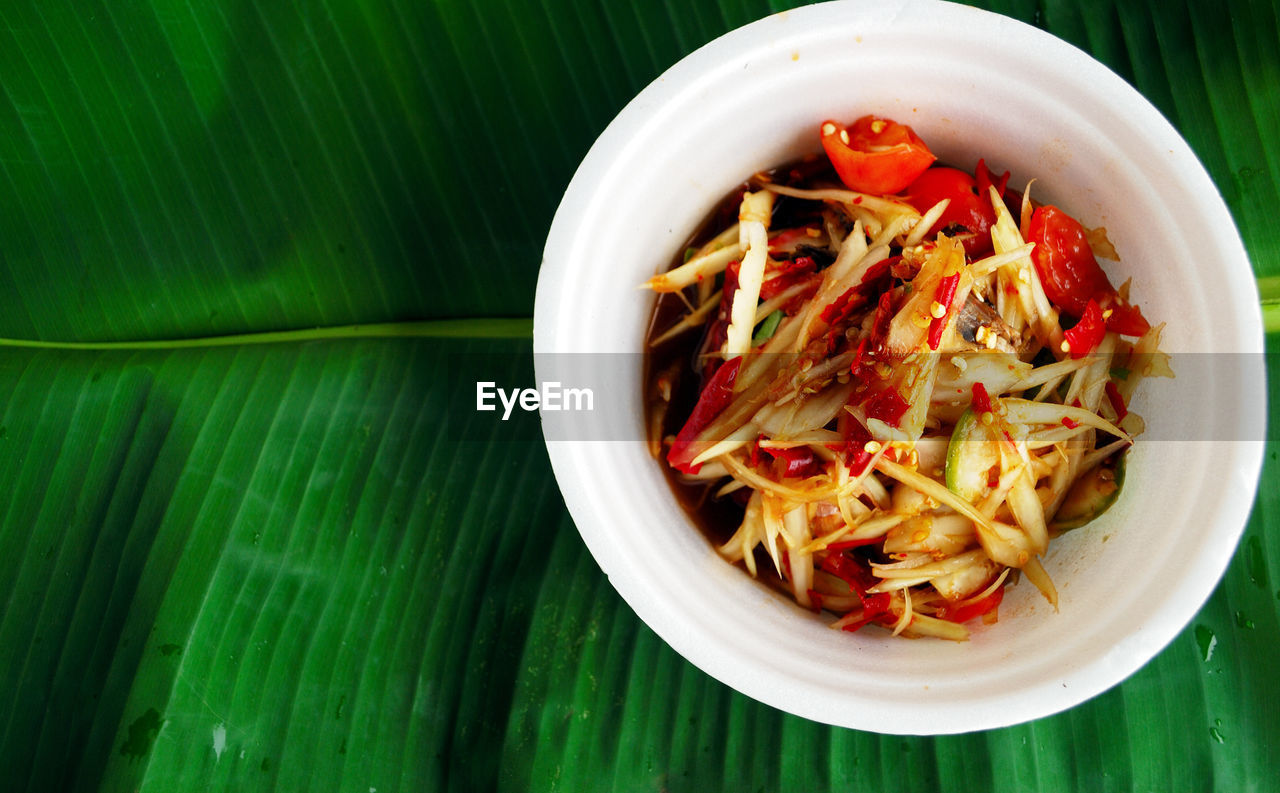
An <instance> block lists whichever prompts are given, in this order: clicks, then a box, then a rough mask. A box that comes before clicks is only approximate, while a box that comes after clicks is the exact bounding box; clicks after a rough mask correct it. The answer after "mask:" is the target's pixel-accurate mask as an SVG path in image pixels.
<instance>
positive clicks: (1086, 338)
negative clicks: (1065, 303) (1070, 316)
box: [1062, 298, 1107, 358]
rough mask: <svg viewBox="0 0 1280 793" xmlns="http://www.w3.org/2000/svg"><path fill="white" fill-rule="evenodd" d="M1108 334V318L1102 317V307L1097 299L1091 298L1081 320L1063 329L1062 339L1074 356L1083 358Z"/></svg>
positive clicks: (1096, 347)
mask: <svg viewBox="0 0 1280 793" xmlns="http://www.w3.org/2000/svg"><path fill="white" fill-rule="evenodd" d="M1106 335H1107V327H1106V320H1104V319H1103V318H1102V309H1101V308H1099V307H1098V302H1097V301H1096V300H1094V299H1092V298H1090V299H1089V302H1088V303H1087V304H1085V307H1084V313H1083V314H1081V315H1080V321H1079V322H1077V323H1076V324H1075V325H1074V326H1072V327H1071V329H1069V330H1066V331H1063V333H1062V340H1063V342H1065V343H1066V345H1067V351H1068V353H1070V355H1071V357H1072V358H1083V357H1085V356H1086V355H1088V354H1089V353H1091V352H1093V351H1094V350H1096V349H1098V345H1099V344H1101V343H1102V339H1103V338H1104V337H1105V336H1106Z"/></svg>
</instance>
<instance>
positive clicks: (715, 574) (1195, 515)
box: [535, 2, 1265, 733]
mask: <svg viewBox="0 0 1280 793" xmlns="http://www.w3.org/2000/svg"><path fill="white" fill-rule="evenodd" d="M992 42H999V46H998V47H993V46H992ZM904 51H910V52H911V53H913V55H912V57H910V58H904V57H903V52H904ZM993 51H998V52H999V53H1000V54H999V56H998V57H992V56H991V53H992V52H993ZM865 113H877V114H880V115H883V116H887V117H890V118H894V119H896V120H899V121H902V122H904V123H908V124H911V125H912V126H913V127H914V128H915V129H916V131H917V132H918V133H919V134H920V135H921V137H922V138H924V140H925V141H926V142H927V143H928V144H929V146H930V147H931V148H932V149H933V150H934V152H935V153H937V154H938V155H939V158H940V159H941V160H942V161H945V162H953V163H956V164H958V165H962V166H964V167H972V165H973V164H974V163H975V162H976V161H977V159H978V158H979V157H985V158H986V160H987V162H988V163H989V164H990V165H991V166H992V167H993V169H994V170H996V171H997V172H998V171H1001V170H1006V169H1007V170H1010V171H1012V172H1013V174H1014V176H1013V186H1014V187H1015V188H1017V189H1021V188H1022V187H1023V185H1024V184H1025V183H1026V181H1027V180H1028V179H1031V178H1034V179H1035V180H1036V181H1035V184H1034V186H1033V188H1032V190H1033V194H1034V195H1035V196H1036V197H1037V199H1039V200H1041V201H1045V202H1049V203H1055V204H1058V205H1060V206H1062V207H1063V208H1064V209H1066V210H1067V211H1069V212H1071V213H1072V214H1073V215H1075V216H1077V217H1078V218H1080V219H1081V221H1082V222H1083V223H1084V224H1085V225H1087V226H1105V227H1106V228H1107V231H1108V235H1109V237H1110V239H1111V241H1112V242H1113V243H1114V245H1115V247H1116V249H1117V250H1118V252H1119V255H1120V259H1121V261H1120V262H1118V263H1110V262H1106V263H1104V264H1105V265H1106V266H1107V268H1108V269H1109V270H1110V272H1111V274H1112V278H1113V281H1115V282H1116V283H1119V282H1120V281H1122V280H1124V279H1125V278H1130V277H1131V278H1132V279H1133V290H1132V295H1133V297H1134V299H1135V300H1136V302H1138V303H1139V304H1140V305H1141V306H1142V307H1143V310H1144V313H1145V314H1146V315H1147V316H1148V317H1149V318H1151V319H1152V321H1153V322H1161V321H1163V322H1167V323H1168V325H1167V328H1166V332H1165V335H1164V344H1163V346H1164V348H1165V349H1166V350H1168V351H1170V352H1172V353H1174V367H1175V370H1177V369H1178V368H1179V366H1180V365H1181V364H1182V363H1183V362H1184V361H1186V362H1189V363H1188V364H1187V366H1188V368H1190V369H1194V370H1195V372H1196V375H1195V376H1185V377H1179V378H1175V379H1173V380H1160V381H1149V382H1148V383H1147V384H1146V386H1145V387H1144V391H1143V392H1141V393H1140V395H1139V398H1138V400H1137V401H1136V404H1135V405H1134V409H1135V410H1137V411H1138V412H1140V413H1141V414H1143V416H1144V417H1145V418H1146V420H1147V424H1148V427H1149V428H1151V430H1150V432H1149V435H1150V436H1151V437H1152V440H1150V441H1148V442H1144V441H1141V440H1140V442H1139V444H1138V446H1137V447H1136V448H1135V449H1134V450H1133V452H1132V456H1131V457H1130V461H1129V466H1128V471H1129V475H1128V480H1127V482H1126V486H1125V492H1124V493H1123V495H1122V498H1121V500H1120V502H1119V503H1118V504H1117V506H1116V507H1115V508H1113V509H1112V510H1111V511H1110V512H1108V513H1107V514H1106V515H1105V516H1104V517H1103V518H1102V519H1100V520H1098V521H1095V522H1094V523H1093V524H1090V525H1089V526H1087V527H1085V528H1083V529H1080V530H1077V531H1074V532H1071V533H1069V534H1068V535H1066V536H1064V537H1061V538H1059V539H1058V540H1056V541H1055V542H1054V543H1053V544H1052V545H1051V548H1050V551H1049V552H1048V554H1047V556H1046V558H1045V560H1044V561H1045V566H1046V568H1047V569H1048V570H1049V572H1050V574H1051V575H1052V577H1053V579H1054V581H1055V583H1056V585H1057V587H1058V590H1059V594H1060V603H1059V609H1058V611H1057V612H1055V611H1054V610H1053V609H1052V608H1051V607H1050V606H1048V604H1047V603H1045V602H1044V601H1043V600H1042V599H1041V598H1040V596H1039V594H1038V593H1037V592H1036V591H1035V589H1034V588H1033V587H1031V586H1030V585H1029V584H1026V583H1022V584H1019V585H1017V586H1015V587H1013V588H1012V589H1010V590H1009V592H1008V594H1007V596H1006V599H1005V601H1004V604H1003V605H1002V606H1001V609H1000V620H999V622H998V623H997V624H995V625H993V626H989V627H982V628H979V629H977V630H976V631H975V632H974V636H973V638H972V640H971V641H969V642H967V643H963V644H954V643H949V642H942V641H933V640H919V641H906V640H891V639H889V638H888V637H887V634H885V633H883V632H874V631H864V632H861V633H859V634H847V633H841V632H837V631H832V630H830V629H829V628H827V627H826V625H825V623H824V621H823V620H822V619H821V618H819V617H817V616H815V615H812V614H809V613H807V612H804V611H802V610H800V609H799V608H798V607H796V606H795V605H794V604H792V603H790V602H788V601H786V600H784V599H783V598H781V597H780V596H777V595H775V594H774V593H772V592H769V591H767V590H766V589H765V588H764V587H762V586H761V585H759V584H757V583H756V582H755V581H753V580H751V579H750V578H749V577H748V576H747V575H746V574H745V573H743V572H742V571H740V570H738V569H736V568H733V567H730V566H729V565H727V564H725V563H724V562H722V561H721V560H720V559H719V558H718V557H717V556H716V555H715V553H714V551H713V549H712V548H711V547H710V546H709V544H708V543H707V542H706V541H705V540H704V539H703V537H702V535H701V534H700V533H699V532H698V531H697V529H696V528H694V527H693V526H692V525H691V523H690V521H689V520H688V518H687V517H686V516H685V515H684V513H683V512H682V511H681V509H680V507H679V505H678V504H677V502H676V500H675V498H674V497H673V495H672V494H671V492H670V490H669V488H668V486H667V483H666V481H665V480H664V478H663V475H662V472H661V470H660V468H659V465H658V463H656V462H655V461H654V460H653V459H652V458H651V457H649V455H648V452H647V451H646V449H645V446H644V444H643V443H641V442H640V439H642V438H643V437H644V429H643V425H642V417H643V410H644V408H643V404H642V401H641V393H642V384H641V382H640V380H641V370H640V366H639V360H638V357H637V356H635V353H636V352H637V351H639V350H641V349H642V341H643V338H644V333H645V328H646V324H647V321H648V317H649V312H650V310H651V308H652V305H653V297H652V295H650V294H648V293H644V292H640V291H637V289H636V286H637V285H638V284H639V283H641V282H642V281H643V280H644V279H645V278H647V277H648V276H650V275H652V274H653V273H654V272H656V271H658V270H660V269H663V268H665V267H666V266H667V264H668V263H669V262H670V260H671V258H672V256H673V255H674V253H675V252H676V251H678V250H679V249H680V248H681V246H682V245H683V244H684V242H685V241H686V240H687V238H688V237H689V236H690V234H691V233H692V232H693V231H694V230H695V229H696V228H697V226H698V224H699V223H700V222H701V220H702V219H703V217H704V216H705V215H706V213H707V212H708V211H709V210H710V208H711V207H712V206H714V205H715V204H716V203H717V202H718V201H719V200H720V199H721V198H722V197H723V195H724V194H725V193H727V192H728V191H729V190H730V189H731V188H732V187H733V186H734V185H735V184H738V183H740V182H741V181H742V180H743V179H744V178H745V177H746V176H748V175H750V174H751V173H753V172H755V171H758V170H761V169H764V168H769V167H772V166H776V165H779V164H782V163H784V162H787V161H788V160H791V159H794V158H795V157H797V156H800V155H802V154H804V153H806V152H810V151H814V150H816V149H817V128H818V125H819V124H820V122H821V121H823V120H824V119H826V118H828V117H831V118H836V119H840V120H852V119H853V118H854V117H857V116H859V115H862V114H865ZM1257 306H1258V303H1257V298H1256V290H1255V287H1254V282H1253V280H1252V275H1251V271H1250V269H1249V264H1248V260H1247V258H1246V256H1245V254H1244V251H1243V248H1242V246H1241V244H1240V241H1239V237H1238V235H1237V233H1236V231H1235V228H1234V226H1233V225H1232V222H1231V219H1230V216H1229V214H1228V213H1227V211H1226V208H1225V207H1224V206H1223V204H1222V201H1221V199H1220V198H1219V196H1218V193H1217V191H1216V189H1215V188H1214V187H1213V185H1212V183H1211V182H1210V181H1209V179H1208V177H1207V176H1206V174H1205V173H1204V170H1203V168H1202V167H1201V166H1200V165H1199V163H1198V161H1197V160H1196V159H1195V157H1194V155H1192V153H1191V152H1190V150H1189V149H1188V147H1187V146H1186V144H1185V143H1184V142H1183V141H1182V140H1181V138H1180V137H1179V136H1178V135H1177V133H1176V132H1175V131H1174V130H1173V129H1172V128H1171V127H1169V125H1168V124H1167V123H1166V122H1165V120H1164V119H1163V118H1162V117H1161V116H1160V115H1159V113H1158V112H1157V111H1156V110H1155V109H1154V108H1152V107H1151V106H1150V105H1149V104H1148V103H1147V102H1145V100H1143V99H1142V98H1141V97H1140V96H1139V95H1138V94H1137V93H1136V92H1134V91H1133V90H1132V89H1131V88H1130V87H1129V86H1128V85H1127V84H1125V83H1124V82H1123V81H1122V80H1120V79H1119V78H1118V77H1116V76H1115V75H1114V74H1112V73H1111V72H1109V71H1107V70H1106V69H1105V68H1104V67H1102V66H1100V65H1099V64H1097V63H1096V62H1094V61H1093V60H1091V59H1089V58H1088V57H1087V56H1085V55H1084V54H1083V53H1081V52H1079V51H1078V50H1075V49H1074V48H1072V47H1070V46H1069V45H1067V44H1065V43H1063V42H1061V41H1059V40H1057V39H1054V38H1052V37H1050V36H1049V35H1048V34H1045V33H1043V32H1042V31H1039V30H1036V29H1034V28H1031V27H1029V26H1026V25H1022V24H1020V23H1017V22H1015V21H1012V20H1009V19H1006V18H1003V17H999V16H996V15H993V14H989V13H986V12H981V11H977V10H975V9H971V8H967V7H961V6H953V5H950V4H946V3H937V2H901V3H895V4H887V5H886V4H879V3H877V4H874V7H873V4H864V3H844V2H841V3H828V4H823V5H819V6H810V7H806V8H802V9H797V10H794V11H790V12H786V13H783V14H779V15H775V16H773V17H769V18H767V19H764V20H761V21H759V22H757V23H755V24H753V25H751V26H748V27H746V28H742V29H740V30H738V31H735V32H733V33H731V34H729V35H727V36H726V37H723V38H721V39H719V40H717V41H715V42H712V43H711V44H709V45H707V46H706V47H704V48H703V49H701V50H699V51H697V52H695V53H694V54H692V55H690V56H689V57H688V58H686V59H685V60H684V61H682V62H681V63H679V64H677V65H676V66H675V67H673V68H672V69H671V70H670V71H668V72H667V73H666V74H665V75H663V76H662V77H661V78H659V80H657V81H656V82H655V83H654V84H652V85H651V86H650V87H649V88H648V89H646V90H645V91H644V92H643V93H642V94H640V96H638V97H637V98H636V99H635V100H634V101H633V102H632V103H631V104H630V105H629V106H628V107H627V108H626V109H625V110H624V111H623V113H622V114H620V115H619V117H618V118H617V119H616V120H615V122H614V123H613V124H612V125H611V126H610V128H609V129H608V130H607V131H606V132H605V133H604V135H602V136H601V138H600V139H599V141H598V142H597V144H596V146H595V147H594V148H593V149H592V151H591V152H590V154H589V155H588V157H587V158H586V160H584V162H583V165H582V167H581V168H580V170H579V172H578V174H577V176H575V178H574V181H573V183H572V184H571V185H570V188H569V190H568V191H567V193H566V195H565V198H564V201H563V203H562V205H561V207H560V210H559V212H558V213H557V216H556V220H555V223H554V224H553V228H552V231H551V234H550V236H549V238H548V243H547V249H546V256H545V261H544V266H543V271H542V273H541V274H540V278H539V284H538V295H537V305H536V319H535V351H536V352H537V353H538V354H539V355H540V356H543V355H549V354H555V355H557V356H559V355H564V354H570V353H604V354H610V355H618V356H625V357H620V358H619V360H624V361H627V362H628V363H626V364H620V365H618V366H617V367H616V370H617V371H616V372H615V373H614V374H612V375H611V376H610V378H608V380H609V382H608V383H607V386H606V388H607V393H606V394H604V395H601V394H597V395H596V401H597V404H598V405H600V406H601V408H600V410H601V415H598V416H596V417H595V420H597V421H602V422H604V423H606V424H608V425H610V427H611V432H609V433H607V435H597V436H594V437H592V438H584V437H574V435H573V433H572V432H571V431H569V432H566V433H565V434H563V435H562V436H560V438H559V439H557V438H556V437H553V436H552V435H551V434H550V433H549V442H548V448H549V451H550V454H551V458H552V463H553V465H554V467H555V471H556V476H557V480H558V481H559V483H560V486H561V489H562V491H563V493H564V495H565V499H566V503H567V505H568V506H569V508H570V510H571V512H572V514H573V516H574V519H575V522H576V523H577V525H578V527H579V530H580V531H581V533H582V535H583V537H584V539H585V541H586V542H587V544H588V546H589V547H590V549H591V551H592V553H593V554H594V555H595V557H596V558H597V560H598V561H599V562H600V564H601V566H602V568H603V569H604V571H605V572H606V573H607V574H608V575H609V576H610V579H611V581H612V582H613V583H614V585H615V586H616V587H617V589H618V590H619V592H620V593H621V594H622V595H623V596H624V598H626V599H627V601H628V602H629V603H630V605H631V606H632V607H633V608H634V609H635V610H636V611H637V612H638V613H639V615H640V616H641V617H642V618H643V619H644V620H645V621H646V622H647V623H648V624H649V625H650V626H651V627H652V628H653V629H654V630H655V631H656V632H657V633H658V634H659V635H661V636H662V637H663V638H664V639H665V640H666V641H667V642H668V643H670V644H671V645H672V646H673V647H675V648H676V649H677V650H678V651H679V652H681V653H682V654H683V655H685V656H686V657H687V658H689V659H690V660H691V661H693V662H694V663H695V664H697V665H699V666H700V667H702V668H703V669H705V670H706V671H708V672H709V673H710V674H712V675H713V676H715V677H717V678H719V679H720V680H722V681H723V682H726V683H728V684H729V685H732V686H734V687H735V688H737V689H739V690H741V691H743V692H745V693H747V694H749V695H751V696H753V697H755V698H757V699H760V700H762V701H765V702H768V703H770V704H773V705H775V706H777V707H779V708H782V709H785V710H788V711H790V712H793V713H797V714H799V715H802V716H806V717H809V718H813V719H817V720H821V721H825V722H829V723H833V724H840V725H843V726H849V727H857V728H861V729H873V730H877V731H881V732H904V733H948V732H962V731H967V730H973V729H980V728H987V727H996V726H1001V725H1005V724H1011V723H1017V722H1020V721H1024V720H1027V719H1031V718H1035V717H1038V716H1043V715H1048V714H1050V713H1053V712H1056V711H1058V710H1061V709H1064V708H1066V707H1069V706H1071V705H1074V704H1076V703H1078V702H1080V701H1082V700H1084V699H1087V698H1088V697H1090V696H1092V695H1094V694H1096V693H1098V692H1100V691H1102V690H1104V689H1106V688H1108V687H1110V686H1111V685H1114V684H1115V683H1117V682H1119V681H1120V680H1121V679H1123V678H1124V677H1125V676H1126V675H1128V674H1130V673H1131V672H1133V671H1134V670H1136V669H1137V668H1138V667H1139V666H1141V665H1142V664H1143V663H1145V662H1146V661H1147V660H1148V659H1149V658H1150V657H1151V656H1153V655H1154V654H1155V653H1156V652H1158V650H1159V649H1160V648H1161V647H1163V646H1164V645H1165V644H1166V643H1167V642H1168V641H1169V640H1170V639H1171V638H1172V637H1173V636H1174V635H1176V633H1177V632H1178V631H1179V630H1180V629H1181V628H1182V627H1183V626H1184V625H1185V624H1186V623H1187V621H1188V620H1189V619H1190V618H1191V617H1192V616H1193V615H1194V612H1195V611H1196V609H1198V608H1199V606H1200V605H1201V604H1202V603H1203V601H1204V600H1205V598H1207V597H1208V595H1209V594H1210V592H1211V590H1212V588H1213V586H1214V585H1215V583H1216V582H1217V580H1218V579H1219V578H1220V576H1221V574H1222V572H1223V570H1224V569H1225V567H1226V564H1227V562H1228V560H1229V558H1230V555H1231V553H1232V551H1233V550H1234V547H1235V544H1236V542H1237V541H1238V538H1239V534H1240V532H1241V530H1242V528H1243V524H1244V520H1245V518H1246V516H1247V511H1248V508H1249V505H1250V504H1251V503H1252V495H1253V488H1254V487H1255V485H1256V481H1257V472H1258V468H1259V464H1260V457H1261V438H1262V437H1263V434H1262V430H1261V427H1262V422H1263V421H1264V420H1265V412H1264V410H1263V405H1262V399H1263V391H1262V390H1261V384H1262V380H1261V370H1260V361H1259V360H1255V359H1256V358H1258V356H1256V355H1252V354H1254V353H1259V352H1261V325H1260V319H1259V317H1258V309H1257ZM539 368H540V369H545V366H544V364H542V363H539ZM539 378H540V379H542V374H540V375H539ZM1223 405H1233V406H1236V407H1237V408H1238V410H1236V411H1224V410H1223V409H1222V406H1223ZM603 437H607V438H608V440H601V439H600V438H603Z"/></svg>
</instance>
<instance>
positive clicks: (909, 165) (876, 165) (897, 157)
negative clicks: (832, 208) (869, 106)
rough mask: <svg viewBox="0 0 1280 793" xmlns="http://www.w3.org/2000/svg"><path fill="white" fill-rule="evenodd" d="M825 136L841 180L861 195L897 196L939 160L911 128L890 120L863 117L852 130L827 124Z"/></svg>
mask: <svg viewBox="0 0 1280 793" xmlns="http://www.w3.org/2000/svg"><path fill="white" fill-rule="evenodd" d="M821 135H822V148H823V149H824V150H826V152H827V157H828V158H829V159H830V160H831V165H832V166H833V167H834V168H835V169H836V174H838V175H839V176H840V181H842V182H844V183H845V185H846V186H847V187H848V188H849V189H850V190H856V191H857V192H859V193H871V194H874V195H886V194H889V193H896V192H898V191H899V190H901V189H903V188H904V187H906V186H907V185H909V184H911V182H912V181H914V180H915V178H916V177H917V176H919V175H920V174H922V173H924V171H925V169H926V168H928V167H929V166H930V165H932V164H933V161H934V160H935V159H937V158H936V157H934V156H933V152H931V151H929V147H928V146H926V145H925V143H924V141H922V140H921V139H920V136H919V135H917V134H916V133H915V131H914V130H913V129H911V127H909V126H907V125H906V124H899V123H898V122H896V121H891V120H890V119H887V118H879V117H877V116H863V117H862V118H860V119H858V120H857V121H855V122H853V125H852V126H850V127H848V128H846V127H845V126H844V125H843V124H838V123H836V122H835V121H824V122H823V124H822V127H821Z"/></svg>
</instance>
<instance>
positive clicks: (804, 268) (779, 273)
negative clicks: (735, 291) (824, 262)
mask: <svg viewBox="0 0 1280 793" xmlns="http://www.w3.org/2000/svg"><path fill="white" fill-rule="evenodd" d="M817 269H818V264H817V262H815V261H814V260H813V257H811V256H797V257H796V258H795V259H793V260H792V261H789V262H780V263H779V264H778V266H777V267H773V268H772V271H771V272H766V273H765V278H764V280H763V281H762V282H761V283H760V298H761V299H762V300H768V299H769V298H771V297H775V296H777V295H778V294H779V293H781V292H784V291H786V290H788V289H790V288H791V287H793V286H795V285H796V284H798V283H800V282H801V281H803V280H805V279H806V278H808V277H809V276H810V275H813V274H814V272H815V271H816V270H817Z"/></svg>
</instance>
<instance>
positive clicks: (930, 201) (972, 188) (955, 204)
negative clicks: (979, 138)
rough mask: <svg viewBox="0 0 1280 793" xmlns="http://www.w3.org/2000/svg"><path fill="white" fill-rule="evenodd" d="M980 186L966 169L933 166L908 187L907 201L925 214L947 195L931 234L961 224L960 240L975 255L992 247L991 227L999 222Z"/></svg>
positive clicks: (989, 200) (930, 231)
mask: <svg viewBox="0 0 1280 793" xmlns="http://www.w3.org/2000/svg"><path fill="white" fill-rule="evenodd" d="M983 167H984V168H985V165H984V166H983ZM978 188H979V185H978V181H977V180H975V179H974V178H973V177H972V176H970V175H969V174H967V173H965V172H964V171H961V170H959V169H956V168H930V169H929V170H927V171H925V172H924V173H923V174H921V176H920V178H919V179H916V180H915V181H914V182H912V183H911V184H910V185H909V186H908V187H907V202H908V203H910V204H911V206H913V207H915V208H916V209H917V210H918V211H920V212H921V213H924V212H928V211H929V210H930V209H931V208H932V207H933V206H934V205H935V204H937V203H938V202H939V201H941V200H943V199H944V198H945V199H947V200H949V201H950V203H949V204H947V208H946V209H945V210H943V212H942V216H941V217H940V218H938V222H936V223H934V224H933V227H932V228H930V229H929V237H930V238H932V237H933V236H934V235H936V234H937V233H938V232H940V231H942V230H944V229H946V228H949V227H952V226H958V227H960V228H961V229H963V230H964V235H963V236H961V237H960V243H961V244H962V245H964V251H965V253H967V254H969V256H971V257H972V256H977V255H979V254H982V253H985V252H987V251H989V250H991V227H992V226H994V225H995V224H996V213H995V210H994V209H992V208H991V199H990V198H989V197H988V195H987V192H986V191H985V190H981V191H980V190H979V189H978Z"/></svg>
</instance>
